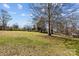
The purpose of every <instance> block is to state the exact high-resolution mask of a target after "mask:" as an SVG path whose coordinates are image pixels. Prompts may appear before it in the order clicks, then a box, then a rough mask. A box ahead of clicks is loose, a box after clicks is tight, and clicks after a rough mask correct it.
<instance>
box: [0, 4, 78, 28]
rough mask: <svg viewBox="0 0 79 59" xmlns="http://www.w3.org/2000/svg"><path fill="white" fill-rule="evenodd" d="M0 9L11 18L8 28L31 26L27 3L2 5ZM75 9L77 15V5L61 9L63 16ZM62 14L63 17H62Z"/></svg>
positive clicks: (30, 13) (67, 5)
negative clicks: (15, 25) (6, 12)
mask: <svg viewBox="0 0 79 59" xmlns="http://www.w3.org/2000/svg"><path fill="white" fill-rule="evenodd" d="M0 9H5V10H7V11H8V12H9V14H10V15H11V16H12V18H13V19H12V20H11V21H9V22H8V25H9V26H12V25H13V24H16V23H17V24H18V25H19V26H20V27H23V26H24V25H30V26H32V16H33V15H32V12H31V9H30V8H29V4H28V3H9V4H6V3H3V4H0ZM73 9H76V11H75V14H79V4H74V3H73V4H69V3H68V4H65V5H64V7H63V11H64V14H67V13H68V12H69V11H71V10H73ZM64 14H63V15H64Z"/></svg>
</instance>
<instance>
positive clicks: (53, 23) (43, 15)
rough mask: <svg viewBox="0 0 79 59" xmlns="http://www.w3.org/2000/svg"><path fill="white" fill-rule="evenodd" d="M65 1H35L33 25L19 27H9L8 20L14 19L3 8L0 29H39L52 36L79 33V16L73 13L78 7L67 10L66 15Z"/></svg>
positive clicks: (31, 5) (31, 6) (33, 5)
mask: <svg viewBox="0 0 79 59" xmlns="http://www.w3.org/2000/svg"><path fill="white" fill-rule="evenodd" d="M65 6H66V4H63V3H37V4H36V3H35V4H30V9H31V11H32V14H33V24H34V25H33V27H29V26H24V27H23V28H22V29H20V28H19V26H18V24H14V25H13V26H12V27H8V26H7V23H8V21H10V20H12V17H11V15H10V14H9V13H8V11H6V10H3V9H2V10H1V15H0V25H1V26H0V29H1V30H7V29H8V30H22V31H26V30H27V31H38V32H42V33H48V35H49V36H51V35H52V34H54V33H62V34H65V35H73V34H74V33H78V34H79V31H78V30H77V22H76V21H75V20H78V16H76V15H75V14H73V13H74V12H75V11H76V10H77V9H73V10H71V11H69V12H68V11H67V14H66V16H64V14H65V13H64V11H63V7H65Z"/></svg>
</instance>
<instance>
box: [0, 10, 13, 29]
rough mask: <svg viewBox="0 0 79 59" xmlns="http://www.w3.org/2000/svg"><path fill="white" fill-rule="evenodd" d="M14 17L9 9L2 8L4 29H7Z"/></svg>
mask: <svg viewBox="0 0 79 59" xmlns="http://www.w3.org/2000/svg"><path fill="white" fill-rule="evenodd" d="M11 19H12V18H11V16H10V15H9V13H8V11H6V10H4V9H2V10H1V23H2V29H3V30H5V29H6V26H7V23H8V21H10V20H11Z"/></svg>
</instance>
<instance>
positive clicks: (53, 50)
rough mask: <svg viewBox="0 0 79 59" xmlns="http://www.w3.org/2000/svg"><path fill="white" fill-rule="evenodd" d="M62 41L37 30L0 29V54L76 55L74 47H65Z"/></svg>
mask: <svg viewBox="0 0 79 59" xmlns="http://www.w3.org/2000/svg"><path fill="white" fill-rule="evenodd" d="M64 41H65V39H63V38H58V37H49V36H47V34H42V33H38V32H25V31H0V55H9V56H10V55H11V56H12V55H21V56H27V55H28V56H29V55H30V56H47V55H49V56H63V55H65V56H68V55H76V53H75V49H68V48H66V46H65V43H64Z"/></svg>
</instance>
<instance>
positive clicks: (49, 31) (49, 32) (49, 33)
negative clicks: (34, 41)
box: [48, 3, 51, 36]
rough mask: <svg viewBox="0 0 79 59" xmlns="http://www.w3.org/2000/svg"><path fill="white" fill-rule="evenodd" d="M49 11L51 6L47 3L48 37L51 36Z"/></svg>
mask: <svg viewBox="0 0 79 59" xmlns="http://www.w3.org/2000/svg"><path fill="white" fill-rule="evenodd" d="M50 9H51V4H50V3H48V35H49V36H51V24H50V22H51V21H50V19H51V13H50Z"/></svg>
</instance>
